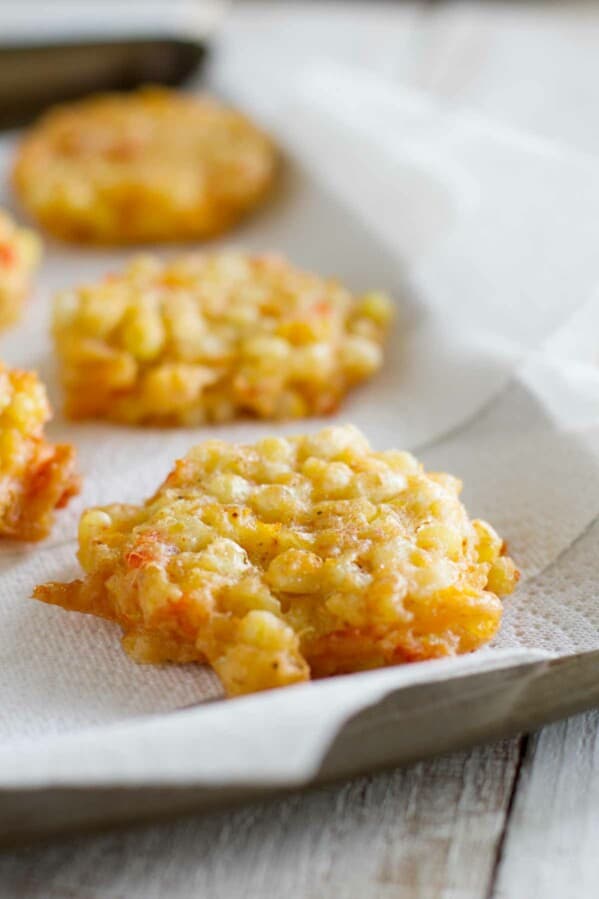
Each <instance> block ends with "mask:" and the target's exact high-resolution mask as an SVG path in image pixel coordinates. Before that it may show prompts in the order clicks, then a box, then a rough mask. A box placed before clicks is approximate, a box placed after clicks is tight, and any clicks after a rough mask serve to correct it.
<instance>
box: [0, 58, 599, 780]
mask: <svg viewBox="0 0 599 899" xmlns="http://www.w3.org/2000/svg"><path fill="white" fill-rule="evenodd" d="M279 87H280V86H279ZM261 88H262V85H253V86H252V85H249V86H248V85H244V89H243V93H240V94H239V99H240V100H241V101H242V102H243V103H244V105H246V106H247V107H249V108H250V109H253V110H254V112H256V113H258V114H259V113H262V114H263V115H264V116H266V119H267V125H268V126H269V127H270V128H271V130H272V131H273V132H274V133H275V134H276V135H277V136H278V138H279V140H280V141H281V142H282V144H283V145H284V146H285V148H286V151H287V153H288V156H289V159H288V166H287V171H286V173H285V175H284V178H283V185H282V189H281V191H280V192H279V195H278V196H277V197H276V198H275V199H273V201H272V203H270V205H269V206H268V207H267V208H266V209H265V210H264V211H262V212H261V213H259V214H257V215H256V217H255V218H254V219H253V220H252V221H251V222H249V223H248V225H247V226H245V227H244V228H243V229H242V230H241V231H238V232H236V233H235V235H234V236H233V237H232V238H231V240H230V241H229V243H232V244H235V245H238V246H243V247H247V248H248V249H260V250H271V249H272V250H278V251H284V252H286V253H287V254H288V255H289V256H290V258H291V259H292V260H293V261H295V262H296V263H298V264H299V265H305V266H309V267H313V268H314V269H315V270H317V271H319V272H321V273H330V274H336V275H338V276H339V277H340V278H341V279H342V280H344V281H345V282H347V283H348V285H350V286H351V287H354V288H355V289H357V290H359V289H362V288H382V289H385V290H387V291H388V292H389V293H391V294H392V295H393V296H394V297H395V299H396V302H397V306H398V313H399V314H398V324H397V328H396V330H395V333H394V334H393V336H392V338H391V339H390V341H389V345H388V350H387V362H386V365H385V368H384V371H383V372H382V374H381V375H380V376H378V377H376V378H375V379H374V380H373V381H372V382H371V383H370V384H368V385H367V386H366V387H364V388H362V389H360V390H358V391H356V392H355V393H354V394H353V395H352V396H351V397H350V398H349V400H348V402H347V403H346V404H345V406H344V407H343V409H342V411H341V412H340V414H339V415H338V416H337V417H336V418H337V420H339V421H352V422H354V423H355V424H357V425H358V426H359V427H361V428H362V429H363V430H364V431H365V432H366V434H367V435H368V436H369V438H370V440H371V442H372V444H373V445H374V446H376V447H378V448H385V447H391V446H395V447H402V448H410V449H413V450H415V451H416V452H417V453H418V454H419V455H420V456H421V457H422V458H423V460H424V461H425V462H426V464H427V465H428V466H430V467H431V468H434V469H443V470H447V471H450V472H452V473H454V474H457V475H459V476H460V477H462V478H463V480H464V482H465V491H464V500H465V502H466V505H467V507H468V509H469V511H470V512H471V513H472V514H473V515H477V516H482V517H485V518H487V519H488V520H490V521H491V522H492V523H493V524H494V525H495V526H496V528H497V529H498V530H499V532H500V533H501V534H502V536H504V537H505V538H506V539H507V540H508V542H509V546H510V552H511V554H512V555H513V557H514V558H515V559H516V561H517V562H518V564H519V566H520V567H521V568H522V570H523V581H522V583H521V585H520V586H519V588H518V591H517V593H516V594H515V595H514V596H513V597H509V598H507V599H506V601H505V619H504V623H503V627H502V630H501V633H500V635H499V637H498V638H497V640H496V641H495V644H494V646H493V647H491V648H490V649H488V650H485V651H483V652H480V653H478V654H475V655H473V656H469V657H467V658H463V659H459V660H447V661H442V662H434V663H422V664H418V665H412V666H405V667H398V668H394V669H387V670H385V671H380V672H372V673H368V674H362V675H355V676H347V677H344V678H335V679H332V680H331V681H329V682H320V683H315V684H308V685H305V686H301V687H294V688H290V689H288V690H285V691H275V692H272V693H268V694H261V695H257V696H253V697H248V698H245V699H241V700H234V701H231V702H224V703H218V704H215V705H205V706H199V707H197V708H192V709H188V710H187V711H184V712H180V713H178V714H176V715H169V714H164V713H166V712H169V711H171V710H174V709H178V708H181V707H183V706H187V705H190V704H192V703H196V702H199V701H200V700H202V699H206V698H211V697H216V696H218V695H219V688H218V685H217V683H216V680H215V678H214V677H213V676H212V675H211V674H210V672H208V671H206V670H205V669H203V668H201V667H199V666H194V665H192V666H172V667H160V668H158V667H156V668H153V667H146V666H143V667H140V666H137V665H135V664H134V663H133V662H131V661H130V660H129V659H128V658H127V657H126V656H125V655H124V653H123V652H122V650H121V648H120V645H119V633H118V629H117V628H116V627H114V626H112V625H110V624H108V623H106V622H103V621H100V620H97V619H94V618H92V617H88V616H80V615H76V614H73V613H70V614H67V613H65V612H63V611H61V610H60V609H56V608H51V607H48V606H44V605H41V604H38V603H35V602H32V601H29V600H28V596H29V595H30V594H31V591H32V589H33V587H34V586H35V585H36V584H37V583H40V582H44V581H46V580H50V579H58V580H62V579H69V578H72V577H74V576H76V574H77V564H76V562H75V550H76V540H75V530H76V522H77V518H78V516H79V514H80V512H81V510H82V509H83V508H84V507H86V506H88V505H90V504H95V503H107V502H111V501H120V500H122V501H137V500H141V499H143V498H144V497H145V496H147V495H148V494H149V493H150V492H151V491H153V490H154V489H155V488H156V486H157V484H158V483H159V482H160V481H161V479H162V478H163V477H164V475H165V474H166V472H167V471H168V470H169V468H170V466H171V464H172V462H173V460H174V459H175V458H176V457H178V456H180V455H182V454H183V453H185V452H186V450H187V449H188V448H189V447H190V446H191V445H192V444H194V443H195V442H198V441H200V440H202V439H204V438H206V437H207V436H211V435H213V434H214V433H215V432H216V431H217V432H218V434H219V436H221V437H223V438H226V439H235V440H242V439H243V440H253V439H254V438H256V437H257V436H259V435H263V434H265V433H268V432H272V431H273V430H276V431H280V432H287V433H289V432H301V431H303V430H316V429H317V428H319V427H321V426H322V424H323V422H322V421H316V420H311V421H306V422H301V423H297V422H296V423H293V424H285V425H282V426H279V425H272V424H268V423H247V422H246V423H241V424H237V425H234V426H228V427H219V428H217V429H214V428H210V429H209V428H198V429H195V430H183V429H180V430H172V431H162V430H141V429H140V430H136V429H131V428H125V427H118V426H114V425H110V424H103V423H85V424H69V423H68V422H66V421H64V420H63V419H62V418H61V415H60V403H61V397H60V390H59V388H58V386H57V383H56V378H55V371H54V359H53V352H52V345H51V341H50V338H49V336H48V320H49V308H50V297H51V295H52V294H53V292H54V291H55V290H56V289H57V288H59V287H62V286H67V285H71V284H73V283H74V282H79V281H81V280H93V279H95V278H96V277H97V276H99V275H101V274H102V273H104V272H105V271H106V270H110V269H114V268H115V267H117V266H120V265H121V264H122V262H123V260H124V259H125V258H126V257H127V256H128V255H129V254H128V252H125V251H118V252H109V251H104V250H81V249H75V248H72V249H71V248H68V247H65V246H62V245H58V244H54V243H52V242H49V243H48V246H47V251H46V258H45V261H44V265H43V268H42V272H41V275H40V279H39V286H38V290H37V292H36V295H35V297H34V298H33V299H32V301H31V303H30V305H29V308H28V312H27V316H26V319H25V321H24V322H23V323H22V324H21V325H20V326H19V327H18V328H17V329H15V330H13V331H9V332H7V333H5V334H4V335H3V336H2V337H0V356H1V357H2V358H4V359H5V360H6V361H7V362H10V363H13V364H17V365H19V366H22V367H32V368H36V369H37V370H38V371H39V372H40V374H41V376H42V377H43V379H44V380H45V382H46V383H47V385H48V388H49V391H50V395H51V398H52V401H53V404H54V406H55V408H56V410H57V411H56V418H55V421H54V422H53V424H52V426H51V428H50V432H51V435H52V437H53V438H55V439H60V440H68V441H72V442H73V443H75V444H76V445H77V447H78V449H79V459H80V468H81V471H82V473H83V476H84V489H83V493H82V495H81V496H80V497H78V498H77V499H76V500H75V501H74V502H73V503H72V504H71V506H70V507H69V508H68V509H67V510H66V511H64V512H61V513H60V514H59V518H58V522H57V525H56V527H55V529H54V532H53V534H52V536H51V537H50V538H49V539H48V540H47V541H45V542H44V543H43V544H41V545H38V546H34V547H23V546H17V545H13V544H3V545H2V547H0V572H1V575H2V577H1V581H0V616H1V617H0V621H1V629H0V657H1V659H2V678H1V680H0V787H1V786H19V785H21V786H23V785H26V786H30V785H35V784H47V783H79V784H81V783H87V784H89V783H130V782H136V783H140V782H143V783H146V782H147V783H151V782H161V783H162V782H169V781H174V782H211V783H234V782H244V783H246V784H247V783H248V782H249V783H252V782H266V781H268V782H284V783H291V782H295V783H299V782H301V781H302V780H303V779H306V778H307V777H308V776H309V774H310V772H312V771H314V770H315V769H316V767H317V766H318V763H319V760H320V759H321V756H322V753H323V751H324V749H325V747H326V746H327V745H328V743H329V741H330V740H331V738H332V736H333V735H334V734H335V733H336V732H337V730H338V729H339V727H340V725H341V724H342V723H343V721H345V720H346V719H347V717H348V716H349V715H351V714H352V713H354V712H355V711H357V710H359V709H360V708H363V707H365V706H367V705H368V704H369V703H371V702H374V701H376V699H377V698H379V697H381V696H383V695H385V693H386V692H388V691H389V690H391V689H396V688H398V687H401V686H404V685H405V686H407V685H409V684H413V683H417V682H422V681H426V680H429V681H432V680H439V679H448V678H452V677H455V676H458V675H460V676H464V674H467V673H471V672H476V671H480V670H484V669H488V668H492V667H494V666H505V665H510V664H515V663H516V662H517V661H521V660H522V659H529V658H530V659H534V658H539V657H542V656H543V653H549V654H551V655H559V654H564V653H572V652H575V651H578V650H581V649H591V648H599V603H597V601H596V599H595V592H596V591H595V579H596V577H597V573H598V571H599V562H598V561H597V558H596V556H597V554H596V552H595V547H596V543H597V538H598V537H599V524H598V523H597V516H598V513H599V464H598V462H599V427H598V424H599V370H598V369H597V368H596V361H597V358H598V357H599V328H597V324H598V320H599V295H598V292H597V288H598V285H599V254H598V253H597V223H598V222H599V169H598V167H597V165H596V164H595V163H594V162H593V161H592V160H589V159H587V158H585V157H583V156H581V155H577V154H574V153H570V152H568V151H566V150H563V149H562V148H560V147H559V146H556V145H552V144H548V143H544V142H541V141H538V140H535V139H532V138H528V137H526V136H523V135H520V134H515V133H512V132H509V131H507V130H506V129H504V128H501V127H495V126H492V125H489V124H488V123H486V122H485V121H482V120H479V119H478V118H477V117H475V116H472V115H464V114H459V115H454V114H450V113H448V112H447V111H446V110H444V109H443V108H442V107H440V106H437V105H436V104H435V103H434V102H433V101H431V100H430V99H429V98H427V97H425V96H420V95H418V94H414V93H412V92H408V91H405V90H402V89H399V88H397V87H396V86H390V85H388V84H386V83H385V82H384V81H381V80H380V79H377V78H374V77H373V76H372V75H369V74H366V73H363V72H359V71H354V70H351V69H346V68H343V67H338V66H330V65H321V66H318V67H317V68H312V69H311V70H310V71H308V72H306V73H304V74H303V75H301V76H300V77H299V79H298V81H297V82H296V84H295V85H294V86H293V87H292V88H290V89H289V92H288V94H287V96H286V98H285V101H284V102H281V103H279V104H278V105H277V106H276V109H273V108H267V106H268V104H265V103H264V102H263V97H262V95H261V93H260V89H261ZM1 152H2V160H1V161H2V162H3V164H5V166H6V168H8V165H9V160H10V157H11V154H12V146H11V143H10V141H5V142H4V144H3V145H2V148H1ZM3 180H5V179H3ZM3 202H6V203H10V200H9V199H8V197H5V198H3ZM173 252H175V251H173V250H169V251H168V254H169V255H172V254H173ZM149 714H152V715H153V717H143V716H148V715H149Z"/></svg>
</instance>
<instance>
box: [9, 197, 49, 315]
mask: <svg viewBox="0 0 599 899" xmlns="http://www.w3.org/2000/svg"><path fill="white" fill-rule="evenodd" d="M40 255H41V245H40V242H39V240H38V238H37V237H36V235H35V234H34V233H33V231H30V230H28V229H27V228H19V227H17V225H15V223H14V222H13V220H12V219H11V218H10V216H9V215H7V214H6V212H3V211H2V210H0V330H2V329H3V328H6V327H8V326H9V325H12V324H13V323H14V322H15V321H16V320H17V319H18V318H19V317H20V315H21V312H22V309H23V305H24V302H25V299H26V297H27V295H28V293H29V289H30V286H31V278H32V274H33V271H34V270H35V268H36V267H37V264H38V262H39V258H40Z"/></svg>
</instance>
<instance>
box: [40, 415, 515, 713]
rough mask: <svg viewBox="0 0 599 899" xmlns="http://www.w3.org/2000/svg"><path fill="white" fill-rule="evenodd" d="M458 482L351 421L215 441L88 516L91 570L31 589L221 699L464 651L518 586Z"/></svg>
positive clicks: (85, 559) (85, 555)
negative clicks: (202, 665)
mask: <svg viewBox="0 0 599 899" xmlns="http://www.w3.org/2000/svg"><path fill="white" fill-rule="evenodd" d="M459 490H460V483H459V481H457V480H456V479H455V478H453V477H451V476H450V475H446V474H432V473H427V472H425V471H424V470H423V468H422V466H421V465H420V464H419V463H418V462H417V461H416V459H414V457H413V456H411V455H410V454H409V453H403V452H396V451H393V450H390V451H386V452H374V451H373V450H371V449H370V447H369V445H368V443H367V441H366V439H365V438H364V437H363V436H362V435H361V434H360V432H359V431H358V430H357V429H356V428H354V427H352V426H345V427H336V428H328V429H326V430H323V431H321V432H320V433H318V434H315V435H312V436H306V437H294V438H289V439H284V438H279V437H271V438H266V439H263V440H260V441H258V442H257V443H256V444H254V445H251V446H246V445H236V444H227V443H224V442H222V441H217V440H211V441H208V442H206V443H203V444H200V445H199V446H196V447H195V448H194V449H192V450H191V451H190V452H189V453H188V455H187V456H186V457H185V458H184V459H182V460H180V461H179V462H177V464H176V465H175V467H174V469H173V470H172V472H171V473H170V475H169V476H168V477H167V479H166V480H165V482H164V483H163V484H162V486H161V487H160V488H159V489H158V491H157V493H156V494H155V495H154V496H153V497H151V498H150V499H149V500H148V501H147V502H146V503H144V504H143V505H139V506H136V505H118V504H117V505H112V506H106V507H104V508H97V509H90V510H89V511H87V512H86V513H85V514H84V515H83V517H82V519H81V525H80V531H79V560H80V562H81V565H82V567H83V570H84V573H85V574H84V578H83V580H80V581H75V582H73V583H70V584H47V585H45V586H41V587H38V588H37V590H36V592H35V596H36V597H37V598H38V599H41V600H43V601H44V602H49V603H54V604H56V605H59V606H62V607H63V608H65V609H70V610H76V611H80V612H90V613H92V614H95V615H101V616H103V617H105V618H108V619H111V620H114V621H116V622H118V623H119V624H120V625H121V627H122V628H123V631H124V634H125V636H124V639H123V645H124V648H125V649H126V651H127V652H128V653H129V654H130V655H131V656H132V657H133V658H134V659H136V660H137V661H139V662H165V661H169V660H172V661H177V662H190V661H198V662H206V661H207V662H208V663H209V664H210V665H211V666H212V667H213V668H214V670H215V671H216V673H217V674H218V675H219V677H220V679H221V681H222V683H223V685H224V687H225V690H226V692H227V693H228V694H229V695H234V694H239V693H249V692H252V691H256V690H264V689H268V688H271V687H278V686H284V685H287V684H292V683H296V682H299V681H305V680H308V679H309V678H310V677H311V676H312V677H321V676H323V675H330V674H339V673H343V672H351V671H359V670H364V669H368V668H375V667H379V666H383V665H394V664H400V663H404V662H411V661H415V660H420V659H429V658H434V657H438V656H452V655H456V654H458V653H465V652H470V651H471V650H474V649H477V648H478V647H479V646H480V645H481V644H483V643H485V642H487V641H488V640H490V639H491V637H492V636H493V635H494V634H495V632H496V631H497V629H498V627H499V623H500V619H501V611H502V604H501V602H500V600H499V599H498V596H501V595H504V594H507V593H510V592H511V591H512V590H513V588H514V586H515V583H516V581H517V578H518V572H517V570H516V568H515V566H514V563H513V562H512V561H511V559H510V558H508V557H507V556H506V555H505V554H504V547H503V543H502V541H501V539H500V538H499V537H498V536H497V534H496V533H495V531H494V530H493V529H492V528H491V527H490V526H489V525H488V524H486V523H485V522H483V521H471V520H470V519H469V518H468V515H467V513H466V510H465V509H464V507H463V505H462V504H461V502H460V501H459V499H458V494H459Z"/></svg>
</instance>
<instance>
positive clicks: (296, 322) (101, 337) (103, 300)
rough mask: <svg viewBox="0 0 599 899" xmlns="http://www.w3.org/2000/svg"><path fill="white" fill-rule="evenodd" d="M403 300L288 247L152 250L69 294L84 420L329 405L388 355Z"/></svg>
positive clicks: (63, 298) (61, 325)
mask: <svg viewBox="0 0 599 899" xmlns="http://www.w3.org/2000/svg"><path fill="white" fill-rule="evenodd" d="M391 316H392V304H391V302H390V301H389V300H388V299H387V298H386V297H385V296H384V295H382V294H379V293H374V292H373V293H367V294H364V295H362V296H354V295H352V294H351V293H350V292H349V290H347V289H346V288H344V287H342V286H341V285H340V284H339V283H338V282H337V281H334V280H332V279H326V278H321V277H319V276H317V275H314V274H311V273H309V272H304V271H300V270H299V269H296V268H294V267H292V266H291V265H290V264H289V263H288V262H286V261H285V260H284V259H281V258H278V257H274V256H253V257H252V256H247V255H244V254H242V253H238V252H220V253H214V254H208V255H203V254H199V253H196V254H191V255H189V256H186V257H182V258H179V259H176V260H175V261H173V262H168V263H166V264H165V263H163V262H160V261H159V260H157V259H155V258H153V257H140V258H138V259H136V260H135V261H133V262H132V263H130V264H129V266H128V267H127V268H126V269H125V271H124V272H122V273H119V274H114V275H109V276H108V277H107V278H105V279H104V280H103V281H102V282H100V283H97V284H91V285H87V286H82V287H79V288H78V289H75V290H69V291H65V292H64V293H62V294H60V295H59V296H58V297H57V298H56V303H55V311H54V338H55V343H56V350H57V353H58V357H59V361H60V366H61V371H62V381H63V384H64V388H65V392H66V408H65V412H66V414H67V415H68V416H69V417H71V418H109V419H112V420H114V421H120V422H127V423H130V424H157V425H197V424H200V423H203V422H223V421H228V420H230V419H234V418H237V417H239V416H248V415H249V416H254V417H258V418H270V419H282V418H300V417H303V416H307V415H318V414H327V413H330V412H332V411H333V410H334V409H336V408H337V407H338V405H339V404H340V402H341V400H342V399H343V397H344V395H345V394H346V393H347V391H348V390H349V389H350V388H351V387H353V386H354V385H355V384H357V383H358V382H360V381H362V380H364V379H365V378H368V377H369V376H371V375H372V374H373V373H374V372H376V371H377V370H378V369H379V367H380V366H381V364H382V356H383V351H382V343H383V339H384V336H385V332H386V331H387V329H388V326H389V323H390V319H391Z"/></svg>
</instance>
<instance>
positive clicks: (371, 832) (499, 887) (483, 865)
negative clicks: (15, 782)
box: [0, 2, 599, 899]
mask: <svg viewBox="0 0 599 899" xmlns="http://www.w3.org/2000/svg"><path fill="white" fill-rule="evenodd" d="M323 54H326V55H328V56H329V57H330V58H337V59H341V60H346V61H353V62H359V63H361V64H363V65H367V66H369V67H371V68H373V69H375V70H377V71H380V72H383V73H384V74H386V75H387V76H390V77H393V78H396V79H397V80H400V81H403V82H405V83H408V84H410V85H412V86H414V87H418V88H422V89H426V90H428V91H431V92H432V93H434V94H436V95H438V96H440V97H442V98H444V100H445V101H446V102H447V103H448V104H453V105H455V106H469V107H473V108H475V109H477V110H479V111H480V112H481V113H483V114H484V115H486V116H488V117H491V118H496V119H499V120H501V121H503V122H504V123H506V124H509V125H513V126H516V127H525V128H526V129H528V130H530V131H534V132H537V133H539V134H543V135H545V136H548V137H550V138H552V139H554V140H559V141H561V142H564V143H567V144H570V145H572V146H574V147H576V148H577V149H579V150H582V151H585V152H588V153H599V4H597V3H575V2H569V3H567V2H564V3H554V2H538V3H533V2H521V3H516V2H505V3H486V2H480V3H444V2H434V3H406V4H401V3H379V2H362V3H351V4H347V5H345V4H340V3H330V2H322V3H317V2H313V3H307V2H281V3H274V2H273V3H267V2H263V3H255V2H245V3H239V4H238V5H237V6H236V7H235V8H234V10H233V12H232V14H231V16H230V19H229V21H228V23H227V26H226V28H225V30H224V32H223V34H222V36H221V39H220V44H219V48H218V50H217V53H216V57H215V62H214V66H213V69H214V77H215V79H216V81H217V82H219V81H220V83H222V84H225V85H226V83H227V79H229V80H230V79H231V78H232V77H239V75H240V73H242V72H243V71H244V70H245V71H246V73H247V75H248V77H249V76H250V75H251V72H252V67H260V66H263V67H264V66H266V65H268V64H271V63H272V61H273V59H274V60H275V61H277V60H278V61H280V63H281V64H285V65H287V66H293V65H299V64H300V63H301V62H302V61H303V62H305V60H306V57H310V56H322V55H323ZM244 67H245V69H244ZM598 845H599V713H595V712H594V713H589V714H586V715H581V716H578V717H576V718H573V719H570V720H569V721H566V722H562V723H559V724H556V725H552V726H550V727H548V728H545V729H544V730H543V731H541V732H540V733H538V734H535V735H533V736H531V737H526V736H524V737H519V738H515V739H513V740H509V741H505V742H502V743H498V744H495V745H492V746H487V747H480V748H477V749H475V750H473V751H470V752H464V753H458V754H455V755H452V756H450V757H447V758H442V759H438V760H436V761H432V762H426V763H421V764H418V765H414V766H411V767H409V768H406V769H404V770H398V771H394V772H392V773H390V774H380V775H376V776H373V777H363V778H360V779H357V780H354V781H352V782H348V783H345V784H342V785H340V786H334V787H327V788H322V789H319V790H315V791H313V792H311V793H308V794H305V795H296V796H293V797H289V798H286V799H280V800H276V801H273V802H269V803H261V804H253V805H250V806H247V807H246V808H243V809H241V810H238V811H235V812H219V813H217V814H213V815H209V816H203V817H200V816H196V817H194V818H189V819H186V820H182V821H180V822H177V823H175V824H168V825H167V824H162V825H156V826H154V827H151V828H145V829H142V830H139V829H138V830H130V831H122V832H113V833H109V834H105V835H102V836H94V837H85V838H83V837H82V838H78V839H76V840H63V841H61V842H57V843H53V844H52V845H48V846H40V847H35V848H31V849H27V850H20V851H12V852H6V853H4V854H3V855H2V856H0V897H10V899H12V897H15V899H16V897H23V899H163V897H168V899H187V897H190V899H191V897H198V899H199V897H206V899H262V897H264V899H266V897H271V896H273V897H275V896H276V897H282V899H329V897H330V899H354V897H355V899H379V897H380V899H399V897H402V899H529V897H540V899H554V897H555V899H558V897H559V899H569V897H572V899H594V897H596V896H597V895H598V893H599V887H598V886H597V883H598V881H599V876H598V875H599V870H598V869H599V861H598V860H597V859H598V853H597V846H598Z"/></svg>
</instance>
